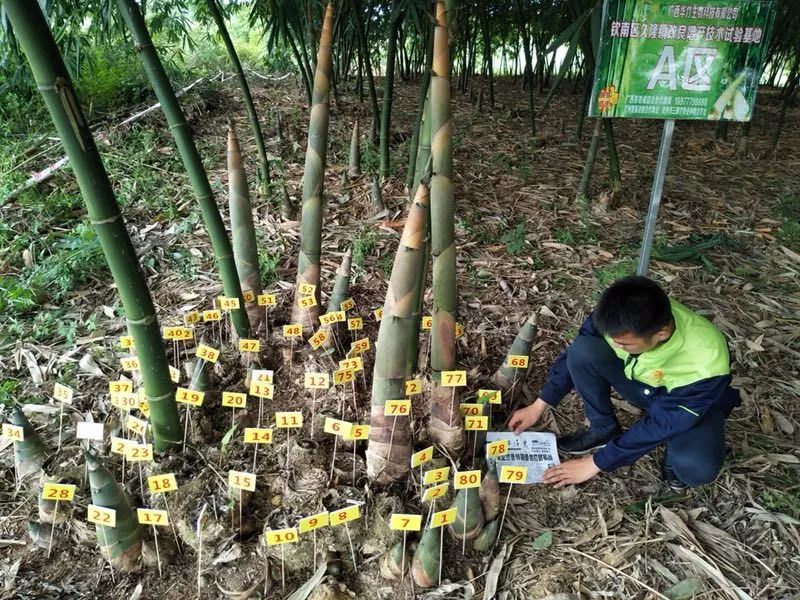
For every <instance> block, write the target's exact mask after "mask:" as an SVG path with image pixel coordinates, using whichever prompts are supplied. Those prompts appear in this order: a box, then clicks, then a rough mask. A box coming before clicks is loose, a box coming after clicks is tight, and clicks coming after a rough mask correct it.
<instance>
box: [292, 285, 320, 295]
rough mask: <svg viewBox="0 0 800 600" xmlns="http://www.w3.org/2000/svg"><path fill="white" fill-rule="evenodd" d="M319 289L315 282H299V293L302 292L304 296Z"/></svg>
mask: <svg viewBox="0 0 800 600" xmlns="http://www.w3.org/2000/svg"><path fill="white" fill-rule="evenodd" d="M316 291H317V286H316V285H314V284H313V283H298V284H297V293H298V294H302V295H303V296H310V295H311V294H313V293H314V292H316Z"/></svg>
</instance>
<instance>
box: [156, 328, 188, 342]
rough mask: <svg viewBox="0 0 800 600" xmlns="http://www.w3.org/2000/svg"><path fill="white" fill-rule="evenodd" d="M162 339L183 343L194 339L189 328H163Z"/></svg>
mask: <svg viewBox="0 0 800 600" xmlns="http://www.w3.org/2000/svg"><path fill="white" fill-rule="evenodd" d="M162 337H163V338H164V339H165V340H173V341H176V342H177V341H181V340H183V341H185V340H191V339H193V338H194V330H192V329H191V328H189V327H164V328H163V330H162Z"/></svg>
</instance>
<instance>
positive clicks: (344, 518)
mask: <svg viewBox="0 0 800 600" xmlns="http://www.w3.org/2000/svg"><path fill="white" fill-rule="evenodd" d="M359 518H361V507H360V506H359V505H358V504H354V505H353V506H350V507H348V508H343V509H341V510H334V511H331V512H330V513H329V515H328V521H329V522H330V525H331V527H335V526H336V525H343V524H345V523H349V522H350V521H355V520H356V519H359Z"/></svg>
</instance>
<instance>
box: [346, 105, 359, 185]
mask: <svg viewBox="0 0 800 600" xmlns="http://www.w3.org/2000/svg"><path fill="white" fill-rule="evenodd" d="M347 174H348V175H349V176H350V177H351V178H353V179H355V178H356V177H359V176H360V175H361V135H360V132H359V128H358V119H356V121H355V123H353V135H352V136H351V137H350V160H349V161H348V167H347Z"/></svg>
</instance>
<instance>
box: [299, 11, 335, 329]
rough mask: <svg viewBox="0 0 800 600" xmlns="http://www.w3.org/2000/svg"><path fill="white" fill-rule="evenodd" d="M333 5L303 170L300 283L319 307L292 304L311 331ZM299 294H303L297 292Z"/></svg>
mask: <svg viewBox="0 0 800 600" xmlns="http://www.w3.org/2000/svg"><path fill="white" fill-rule="evenodd" d="M332 42H333V4H332V3H328V6H327V7H326V8H325V19H324V21H323V24H322V34H321V36H320V42H319V51H318V53H317V68H316V71H315V72H314V92H313V99H312V101H311V119H310V121H309V125H308V147H307V148H306V165H305V171H304V173H303V204H302V208H301V216H300V256H299V258H298V261H297V284H298V286H299V285H300V284H302V283H310V284H311V285H314V286H316V288H315V289H316V291H315V295H316V298H317V304H316V306H313V307H311V308H300V307H299V306H298V305H297V302H296V301H295V302H294V304H293V305H292V323H301V324H302V325H303V332H304V333H306V334H308V333H310V332H311V331H313V329H314V327H315V326H316V325H317V322H318V318H319V314H320V289H319V288H320V285H319V276H320V257H321V253H322V194H323V185H324V182H325V161H326V157H327V153H328V120H329V118H330V105H329V103H330V82H331V77H332V75H333V55H332V52H331V44H332ZM297 297H298V298H299V297H300V294H299V293H298V295H297Z"/></svg>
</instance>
